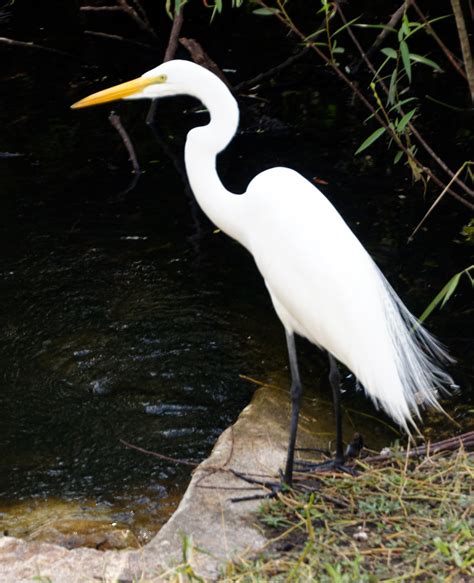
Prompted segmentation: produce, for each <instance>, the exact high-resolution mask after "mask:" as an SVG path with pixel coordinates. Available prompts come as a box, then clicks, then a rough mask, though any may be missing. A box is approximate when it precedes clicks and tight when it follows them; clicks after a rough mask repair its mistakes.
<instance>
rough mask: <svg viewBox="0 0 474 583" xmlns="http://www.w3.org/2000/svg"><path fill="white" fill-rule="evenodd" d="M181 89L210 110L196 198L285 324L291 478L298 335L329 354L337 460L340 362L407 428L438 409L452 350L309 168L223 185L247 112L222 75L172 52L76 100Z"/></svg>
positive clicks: (189, 145) (196, 167) (196, 147)
mask: <svg viewBox="0 0 474 583" xmlns="http://www.w3.org/2000/svg"><path fill="white" fill-rule="evenodd" d="M182 94H184V95H191V96H193V97H195V98H197V99H198V100H199V101H201V102H202V103H203V104H204V105H205V107H206V108H207V109H208V110H209V114H210V122H209V123H208V124H207V125H204V126H201V127H197V128H194V129H192V130H191V131H190V132H189V133H188V136H187V139H186V146H185V164H186V171H187V175H188V179H189V183H190V185H191V188H192V190H193V192H194V195H195V197H196V199H197V201H198V203H199V205H200V207H201V208H202V210H203V211H204V212H205V213H206V215H207V216H208V217H209V218H210V220H211V221H212V222H213V223H214V224H215V225H216V226H217V227H219V229H221V230H222V231H224V232H225V233H227V235H229V236H230V237H232V238H234V239H236V240H237V241H238V242H239V243H241V244H242V245H243V246H244V247H245V248H246V249H247V250H248V251H249V252H250V253H251V254H252V255H253V258H254V260H255V263H256V264H257V267H258V269H259V271H260V273H261V274H262V276H263V278H264V280H265V284H266V286H267V289H268V291H269V293H270V297H271V299H272V302H273V306H274V308H275V311H276V313H277V314H278V316H279V318H280V320H281V322H282V324H283V326H284V328H285V332H286V339H287V346H288V354H289V362H290V371H291V377H292V387H291V400H292V413H291V426H290V439H289V444H288V454H287V461H286V468H285V473H284V481H285V482H286V483H287V484H291V482H292V472H293V460H294V452H295V443H296V433H297V425H298V416H299V409H300V402H301V395H302V385H301V381H300V376H299V372H298V364H297V357H296V349H295V341H294V335H295V334H298V335H300V336H304V337H305V338H307V339H308V340H310V341H311V342H313V343H314V344H316V346H318V347H319V348H321V349H324V350H326V351H327V352H328V355H329V359H330V380H331V385H332V388H333V395H334V400H335V408H336V430H337V431H336V434H337V440H336V461H337V462H339V463H342V462H343V459H344V454H343V449H342V448H343V446H342V432H341V418H340V407H339V373H338V369H337V364H336V361H335V359H337V360H338V361H339V362H341V363H343V364H344V365H346V366H347V367H348V368H349V369H350V370H351V371H352V372H353V373H354V375H355V376H356V377H357V378H358V379H359V381H360V383H361V384H362V385H363V387H364V389H365V392H366V394H367V395H368V396H369V397H370V398H371V399H372V401H373V402H374V403H375V405H376V406H377V407H380V408H382V409H383V410H384V411H386V413H388V415H390V416H391V417H392V418H393V419H394V420H395V421H396V422H397V423H398V424H399V425H400V426H401V427H402V428H404V429H405V430H406V431H407V432H409V424H411V425H414V416H415V415H416V416H419V405H420V404H422V405H430V406H433V407H436V408H438V409H440V408H441V407H440V405H439V403H438V400H437V390H438V389H443V388H444V387H445V386H446V385H450V384H451V383H452V379H451V378H450V376H449V375H448V374H447V373H446V372H444V371H443V370H442V368H441V367H440V366H439V365H438V364H437V362H438V361H440V362H447V361H450V360H451V358H450V357H449V356H448V354H447V353H446V352H445V350H444V349H443V348H442V347H441V346H440V344H439V343H438V342H437V341H436V340H435V339H434V338H433V337H432V336H431V335H430V334H429V333H428V332H427V331H426V330H424V329H423V328H422V326H421V325H420V324H419V323H418V322H417V321H416V319H415V318H414V317H413V316H412V315H411V314H410V312H409V311H408V309H407V308H406V307H405V306H404V305H403V303H402V301H401V300H400V298H399V297H398V296H397V295H396V293H395V292H394V290H393V289H392V287H391V286H390V284H389V283H388V282H387V280H386V279H385V277H384V276H383V274H382V273H381V272H380V270H379V269H378V268H377V266H376V265H375V263H374V262H373V260H372V259H371V257H370V256H369V254H368V253H367V251H366V250H365V249H364V247H363V246H362V244H361V243H360V242H359V240H358V239H357V238H356V237H355V235H354V234H353V233H352V231H351V230H350V228H349V227H348V226H347V224H346V223H345V221H344V220H343V219H342V217H341V216H340V215H339V213H338V212H337V210H336V209H335V208H334V207H333V205H332V204H331V203H330V202H329V201H328V199H327V198H326V197H325V196H324V195H323V194H322V193H321V192H320V191H319V190H318V189H317V188H316V187H315V186H314V185H313V184H312V183H310V182H309V181H308V180H306V179H305V178H303V176H301V175H300V174H298V173H297V172H295V171H294V170H290V169H288V168H282V167H276V168H271V169H270V170H265V171H264V172H262V173H260V174H258V175H257V176H256V177H255V178H254V179H253V180H252V181H251V182H250V184H249V185H248V188H247V190H246V192H245V193H243V194H241V195H237V194H234V193H233V192H230V191H228V190H227V189H226V188H225V187H224V185H223V184H222V182H221V180H220V178H219V175H218V173H217V170H216V156H217V154H218V153H219V152H221V151H222V150H224V148H225V147H226V146H227V145H228V144H229V142H230V141H231V139H232V138H233V136H234V135H235V133H236V131H237V126H238V121H239V109H238V105H237V102H236V100H235V99H234V97H233V96H232V94H231V92H230V91H229V89H228V88H227V87H226V85H225V84H224V83H223V82H222V81H221V80H220V79H219V78H218V77H217V76H216V75H214V74H213V73H211V72H210V71H208V70H207V69H205V68H203V67H201V66H199V65H196V64H194V63H191V62H188V61H181V60H174V61H168V62H166V63H163V64H161V65H159V66H158V67H156V68H155V69H152V70H150V71H148V72H146V73H145V74H144V75H142V76H141V77H139V78H138V79H135V80H133V81H129V82H127V83H122V84H120V85H117V86H115V87H112V88H110V89H105V90H104V91H100V92H98V93H95V94H93V95H91V96H89V97H86V98H85V99H82V100H81V101H79V102H77V103H75V104H74V105H73V106H72V107H73V108H80V107H87V106H89V105H94V104H99V103H104V102H108V101H112V100H116V99H141V98H148V99H156V98H160V97H166V96H172V95H182Z"/></svg>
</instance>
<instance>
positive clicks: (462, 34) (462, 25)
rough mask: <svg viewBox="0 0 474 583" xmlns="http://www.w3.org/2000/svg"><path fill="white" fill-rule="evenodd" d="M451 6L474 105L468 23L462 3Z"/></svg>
mask: <svg viewBox="0 0 474 583" xmlns="http://www.w3.org/2000/svg"><path fill="white" fill-rule="evenodd" d="M451 6H452V8H453V13H454V18H455V20H456V28H457V29H458V35H459V43H460V44H461V50H462V56H463V59H464V68H465V70H466V76H467V82H468V85H469V91H470V92H471V101H472V103H473V105H474V62H473V60H472V52H471V45H470V43H469V36H468V34H467V29H466V21H465V20H464V14H463V12H462V8H461V3H460V1H459V0H451Z"/></svg>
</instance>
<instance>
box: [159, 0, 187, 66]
mask: <svg viewBox="0 0 474 583" xmlns="http://www.w3.org/2000/svg"><path fill="white" fill-rule="evenodd" d="M183 8H184V6H180V8H179V10H178V12H177V13H176V14H175V15H174V18H173V26H172V27H171V32H170V38H169V40H168V46H167V47H166V51H165V56H164V58H163V62H166V61H171V59H174V57H175V55H176V50H177V49H178V39H179V35H180V33H181V28H182V26H183V20H184V10H183Z"/></svg>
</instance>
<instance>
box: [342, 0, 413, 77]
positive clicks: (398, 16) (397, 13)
mask: <svg viewBox="0 0 474 583" xmlns="http://www.w3.org/2000/svg"><path fill="white" fill-rule="evenodd" d="M411 1H412V0H407V1H406V2H405V1H404V2H403V4H402V5H401V6H399V7H398V8H397V10H395V12H394V13H393V14H392V17H391V18H390V20H389V21H388V22H387V24H386V25H385V28H383V29H382V31H381V32H380V33H379V34H378V35H377V37H376V39H375V41H374V43H373V44H372V46H371V47H370V48H369V50H368V51H367V52H366V53H364V52H362V59H361V60H360V61H359V63H358V64H357V65H356V66H355V67H354V68H353V69H352V74H353V75H355V74H356V73H357V71H358V70H359V69H360V66H361V65H362V63H363V62H364V61H365V62H367V60H368V58H369V57H371V56H372V55H373V54H374V52H375V51H376V50H377V49H378V47H379V46H380V45H381V44H382V42H383V41H384V40H385V37H387V36H388V34H389V33H390V32H391V30H390V29H392V28H395V26H396V25H397V24H398V22H399V20H400V19H401V17H402V16H403V13H404V12H405V10H406V8H407V5H408V4H410V2H411Z"/></svg>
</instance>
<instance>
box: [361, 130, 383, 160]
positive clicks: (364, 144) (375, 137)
mask: <svg viewBox="0 0 474 583" xmlns="http://www.w3.org/2000/svg"><path fill="white" fill-rule="evenodd" d="M384 132H385V128H378V129H376V130H375V132H374V133H373V134H370V136H369V137H368V138H367V139H366V140H364V141H363V142H362V144H361V145H360V146H359V148H358V149H357V151H356V154H360V153H361V152H363V151H364V150H366V149H367V148H368V147H369V146H371V145H372V144H373V143H374V142H375V141H376V140H378V139H379V138H380V136H381V135H382V134H383V133H384Z"/></svg>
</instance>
